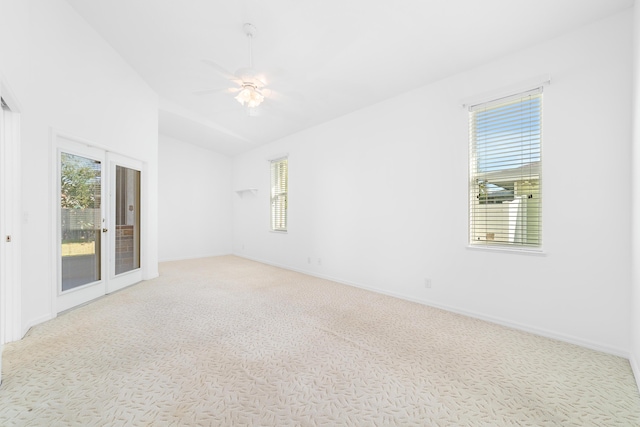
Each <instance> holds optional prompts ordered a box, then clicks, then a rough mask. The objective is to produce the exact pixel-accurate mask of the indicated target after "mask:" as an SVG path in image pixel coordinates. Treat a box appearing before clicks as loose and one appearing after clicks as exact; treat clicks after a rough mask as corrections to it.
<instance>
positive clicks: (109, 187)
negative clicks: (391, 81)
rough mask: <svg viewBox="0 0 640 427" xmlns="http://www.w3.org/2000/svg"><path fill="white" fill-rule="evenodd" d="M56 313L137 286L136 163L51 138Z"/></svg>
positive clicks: (139, 278)
mask: <svg viewBox="0 0 640 427" xmlns="http://www.w3.org/2000/svg"><path fill="white" fill-rule="evenodd" d="M56 142H57V146H58V150H57V171H58V175H57V180H56V181H57V186H58V188H57V192H58V198H57V199H58V200H59V203H58V207H57V211H58V225H57V239H56V245H57V250H58V256H57V259H58V281H57V290H56V291H57V296H56V312H57V313H59V312H61V311H64V310H68V309H70V308H72V307H75V306H78V305H80V304H84V303H86V302H88V301H91V300H93V299H95V298H98V297H101V296H103V295H105V294H107V293H110V292H114V291H116V290H118V289H122V288H123V287H125V286H128V285H131V284H134V283H137V282H139V281H140V280H141V278H142V273H141V269H140V178H141V164H140V163H139V162H136V161H134V160H131V159H127V158H126V157H123V156H118V155H116V154H112V153H107V152H106V151H105V150H102V149H100V148H96V147H91V146H88V145H86V144H81V143H78V142H76V141H72V140H70V139H68V138H65V137H62V136H60V135H57V136H56Z"/></svg>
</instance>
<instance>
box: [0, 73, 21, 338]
mask: <svg viewBox="0 0 640 427" xmlns="http://www.w3.org/2000/svg"><path fill="white" fill-rule="evenodd" d="M0 97H1V98H2V99H3V100H4V101H5V103H6V104H7V106H8V108H9V109H10V110H11V111H6V110H5V111H0V114H2V117H0V122H1V123H0V140H1V143H0V163H1V164H0V170H1V171H2V172H1V173H0V206H2V215H0V345H1V344H3V343H8V342H11V341H16V340H19V339H21V338H22V336H23V333H22V318H21V316H22V310H21V308H22V302H21V300H22V298H21V276H20V246H21V237H22V236H21V227H20V211H21V197H20V110H21V109H20V105H19V104H18V101H17V99H16V97H15V96H14V94H13V93H12V92H11V91H10V90H9V87H8V85H7V84H6V82H5V80H4V79H3V77H2V76H1V75H0ZM8 240H10V241H8Z"/></svg>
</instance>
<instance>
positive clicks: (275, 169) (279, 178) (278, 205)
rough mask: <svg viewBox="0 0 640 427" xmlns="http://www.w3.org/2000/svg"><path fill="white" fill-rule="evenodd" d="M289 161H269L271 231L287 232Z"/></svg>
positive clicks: (283, 159)
mask: <svg viewBox="0 0 640 427" xmlns="http://www.w3.org/2000/svg"><path fill="white" fill-rule="evenodd" d="M288 191H289V160H288V159H287V158H286V157H285V158H281V159H276V160H272V161H271V230H273V231H287V208H288V202H289V194H288Z"/></svg>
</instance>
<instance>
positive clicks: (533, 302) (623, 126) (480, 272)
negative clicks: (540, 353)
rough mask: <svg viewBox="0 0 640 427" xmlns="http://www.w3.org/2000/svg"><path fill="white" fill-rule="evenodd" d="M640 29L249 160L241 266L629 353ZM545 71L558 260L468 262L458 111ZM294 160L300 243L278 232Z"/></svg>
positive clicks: (549, 208)
mask: <svg viewBox="0 0 640 427" xmlns="http://www.w3.org/2000/svg"><path fill="white" fill-rule="evenodd" d="M631 24H632V14H631V11H626V12H624V13H621V14H618V15H616V16H614V17H611V18H608V19H606V20H603V21H600V22H598V23H596V24H593V25H590V26H588V27H585V28H583V29H581V30H579V31H577V32H572V33H570V34H567V35H565V36H563V37H560V38H557V39H554V40H551V41H549V42H546V43H544V44H541V45H537V46H534V47H531V48H529V49H526V50H523V51H520V52H518V53H516V54H514V55H511V56H509V57H505V58H503V59H502V60H499V61H494V62H491V63H488V64H486V65H484V66H482V67H479V68H476V69H473V70H470V71H468V72H464V73H461V74H458V75H455V76H452V77H450V78H447V79H444V80H442V81H440V82H437V83H435V84H432V85H429V86H426V87H423V88H419V89H416V90H415V91H412V92H409V93H406V94H403V95H400V96H398V97H396V98H394V99H391V100H388V101H386V102H382V103H380V104H377V105H374V106H371V107H369V108H366V109H363V110H360V111H357V112H355V113H352V114H350V115H348V116H345V117H342V118H339V119H337V120H334V121H332V122H329V123H326V124H323V125H321V126H318V127H315V128H313V129H309V130H306V131H303V132H300V133H298V134H295V135H292V136H289V137H286V138H283V139H281V140H279V141H277V142H275V143H272V144H269V145H267V146H264V147H261V148H258V149H255V150H253V151H251V152H249V153H246V154H244V155H241V156H238V157H236V158H235V159H234V166H233V167H234V169H233V173H234V177H233V185H234V188H247V187H256V188H258V193H257V195H256V196H255V197H245V198H243V199H239V198H237V199H234V242H233V244H234V246H233V249H234V252H235V253H237V254H238V255H242V256H246V257H249V258H253V259H258V260H262V261H265V262H268V263H272V264H276V265H281V266H285V267H288V268H292V269H296V270H301V271H306V272H310V273H312V274H317V275H321V276H324V277H329V278H334V279H337V280H338V281H342V282H345V283H350V284H355V285H359V286H363V287H367V288H371V289H374V290H377V291H380V292H385V293H389V294H393V295H398V296H401V297H404V298H408V299H413V300H417V301H421V302H424V303H426V304H430V305H434V306H440V307H445V308H448V309H452V310H455V311H459V312H463V313H467V314H471V315H474V316H478V317H481V318H486V319H490V320H493V321H497V322H502V323H505V324H508V325H513V326H516V327H519V328H522V329H526V330H531V331H534V332H537V333H540V334H543V335H547V336H551V337H557V338H561V339H563V340H567V341H570V342H575V343H579V344H582V345H585V346H588V347H592V348H597V349H601V350H604V351H607V352H611V353H615V354H620V355H628V354H629V348H630V344H629V325H630V310H629V303H628V301H629V298H630V289H629V283H630V271H631V264H630V263H631V258H630V254H629V252H630V251H629V248H630V243H631V240H630V233H629V229H630V224H631V218H630V209H631V202H630V200H629V194H630V182H629V175H630V172H631V171H630V162H629V160H628V159H629V155H630V144H629V141H630V139H631V134H630V129H631V118H630V114H629V106H630V105H631V94H630V88H631V29H632V26H631ZM543 73H550V74H551V75H552V77H553V83H552V84H551V85H550V86H548V87H547V88H546V89H545V94H544V113H543V117H544V118H543V120H544V141H543V150H544V166H543V191H544V195H543V212H544V213H543V217H544V232H543V240H544V250H545V253H546V255H545V256H527V255H520V254H511V253H493V252H486V251H476V250H470V249H467V247H466V246H467V245H466V244H467V224H468V220H467V215H468V214H467V176H468V163H467V158H468V142H467V141H468V139H467V120H468V118H467V112H466V111H465V110H464V109H463V108H462V107H461V105H460V102H459V100H461V99H464V98H468V97H473V96H475V95H478V94H483V93H486V92H489V91H493V90H497V89H500V88H503V87H507V86H510V85H515V84H517V83H519V82H521V81H524V80H527V79H529V78H531V77H534V76H537V75H541V74H543ZM280 153H289V171H290V198H289V214H290V223H289V232H288V233H287V234H286V235H285V234H278V233H271V232H269V231H268V225H269V210H268V206H269V174H268V163H267V161H266V159H268V158H270V157H273V156H275V155H277V154H280ZM594 197H595V198H596V202H595V203H593V202H590V200H591V201H592V200H593V198H594ZM598 200H599V201H600V202H598ZM612 205H613V206H615V209H612ZM585 207H588V209H585ZM309 258H310V259H311V263H309V262H308V259H309ZM319 260H320V261H321V262H319ZM425 278H430V279H431V280H432V288H431V289H426V288H425V287H424V279H425Z"/></svg>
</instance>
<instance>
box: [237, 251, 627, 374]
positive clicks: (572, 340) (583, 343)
mask: <svg viewBox="0 0 640 427" xmlns="http://www.w3.org/2000/svg"><path fill="white" fill-rule="evenodd" d="M234 255H236V256H238V257H241V258H246V259H249V260H252V261H257V262H261V263H263V264H267V265H272V266H274V267H279V268H283V269H285V270H291V271H296V272H298V273H303V274H307V275H309V276H313V277H318V278H320V279H326V280H331V281H332V282H336V283H340V284H343V285H348V286H354V287H356V288H361V289H365V290H368V291H371V292H376V293H379V294H383V295H389V296H392V297H395V298H400V299H403V300H406V301H412V302H416V303H419V304H423V305H427V306H429V307H434V308H439V309H442V310H446V311H450V312H452V313H456V314H461V315H463V316H468V317H473V318H475V319H480V320H485V321H487V322H491V323H495V324H498V325H501V326H506V327H508V328H513V329H517V330H520V331H524V332H529V333H532V334H535V335H539V336H542V337H545V338H551V339H554V340H558V341H563V342H566V343H569V344H575V345H578V346H580V347H585V348H588V349H591V350H595V351H600V352H602V353H607V354H612V355H614V356H620V357H623V358H625V359H629V356H630V355H629V351H627V350H623V349H620V348H617V347H611V346H607V345H603V344H601V343H597V342H593V341H589V340H585V339H582V338H579V337H574V336H571V335H567V334H563V333H559V332H554V331H549V330H546V329H542V328H537V327H534V326H530V325H525V324H522V323H518V322H513V321H510V320H507V319H502V318H499V317H496V316H491V315H487V314H483V313H478V312H475V311H471V310H466V309H463V308H459V307H454V306H450V305H446V304H440V303H437V302H434V301H429V300H426V299H420V298H415V297H413V296H410V295H405V294H400V293H396V292H390V291H386V290H381V289H377V288H372V287H370V286H367V285H363V284H361V283H355V282H351V281H349V280H344V279H340V278H337V277H332V276H328V275H326V274H320V273H317V272H315V271H308V270H304V269H298V268H294V267H291V266H287V265H281V264H278V263H274V262H271V261H266V260H263V259H258V258H253V257H250V256H247V255H243V254H237V253H235V254H234ZM637 373H638V374H639V375H640V370H638V371H637ZM636 378H640V376H637V377H636Z"/></svg>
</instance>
